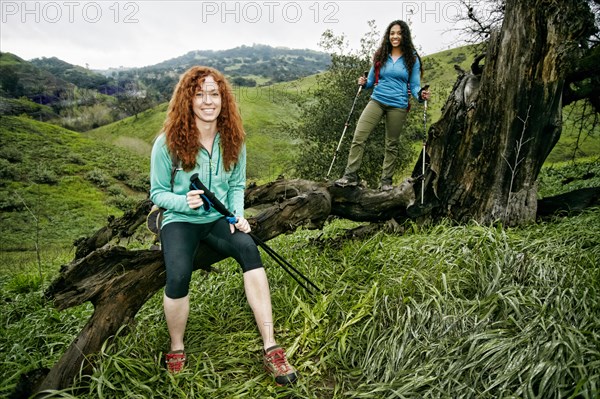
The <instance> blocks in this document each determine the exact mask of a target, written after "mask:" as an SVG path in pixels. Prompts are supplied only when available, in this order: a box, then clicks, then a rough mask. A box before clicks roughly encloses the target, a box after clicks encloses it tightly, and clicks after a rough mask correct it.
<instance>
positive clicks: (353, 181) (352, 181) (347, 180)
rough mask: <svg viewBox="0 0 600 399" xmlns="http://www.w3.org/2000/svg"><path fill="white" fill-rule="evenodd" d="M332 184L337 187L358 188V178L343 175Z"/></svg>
mask: <svg viewBox="0 0 600 399" xmlns="http://www.w3.org/2000/svg"><path fill="white" fill-rule="evenodd" d="M334 184H335V185H336V186H338V187H354V186H358V178H356V177H354V176H347V175H344V176H342V177H341V178H339V179H337V180H336V181H335V183H334Z"/></svg>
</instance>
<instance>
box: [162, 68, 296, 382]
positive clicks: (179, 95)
mask: <svg viewBox="0 0 600 399" xmlns="http://www.w3.org/2000/svg"><path fill="white" fill-rule="evenodd" d="M244 138H245V133H244V130H243V127H242V120H241V118H240V114H239V110H238V107H237V105H236V102H235V98H234V97H233V93H232V90H231V86H230V85H229V83H228V82H227V80H226V79H225V77H224V76H223V74H221V73H220V72H219V71H217V70H215V69H213V68H208V67H200V66H198V67H193V68H191V69H189V70H188V71H186V72H185V73H184V75H183V76H182V77H181V79H180V80H179V83H178V84H177V86H176V87H175V90H174V92H173V97H172V98H171V102H170V104H169V109H168V111H167V119H166V121H165V124H164V126H163V133H161V134H160V135H159V136H158V138H157V139H156V141H155V143H154V146H153V148H152V158H151V167H150V183H151V189H150V198H151V199H152V202H154V203H155V204H156V205H158V206H160V207H162V208H165V209H166V210H165V212H164V219H163V224H162V229H161V246H162V250H163V256H164V260H165V267H166V275H167V283H166V286H165V294H164V312H165V318H166V320H167V327H168V329H169V335H170V337H171V348H170V352H169V353H167V354H166V363H167V368H168V369H169V371H171V372H179V371H180V370H181V369H182V368H183V366H184V364H185V360H186V357H185V352H184V344H183V337H184V332H185V327H186V323H187V319H188V315H189V310H190V298H189V293H188V291H189V284H190V280H191V276H192V271H193V270H194V258H195V257H196V255H198V256H200V257H201V256H203V254H202V253H199V254H196V252H197V248H198V244H199V243H200V242H204V244H205V245H208V247H210V249H211V250H214V251H216V252H217V253H220V254H222V255H225V256H231V257H233V258H234V259H235V260H236V261H237V262H238V263H239V264H240V266H241V267H242V270H243V275H244V288H245V292H246V298H247V300H248V303H249V304H250V307H251V308H252V311H253V313H254V317H255V320H256V323H257V325H258V329H259V331H260V335H261V337H262V340H263V349H264V362H265V367H266V368H267V369H268V370H269V371H270V372H272V373H273V375H274V376H275V379H276V382H277V383H278V384H287V383H291V382H293V381H295V380H296V378H297V374H296V370H295V369H294V368H293V367H292V366H290V365H289V363H288V362H287V359H286V355H285V352H284V350H283V348H281V347H279V346H278V345H277V344H276V342H275V338H274V333H273V316H272V312H271V296H270V293H269V283H268V281H267V276H266V273H265V270H264V268H263V265H262V261H261V258H260V254H259V252H258V248H257V247H256V244H255V243H254V241H253V240H252V238H251V237H250V236H249V235H248V234H246V233H249V232H250V226H249V224H248V221H247V220H246V219H245V218H244V188H245V182H246V148H245V144H244ZM173 160H175V162H173ZM174 165H180V167H179V168H177V169H175V170H176V172H175V174H174V179H173V180H171V179H172V168H173V167H174ZM194 173H198V175H199V178H200V180H201V181H202V182H203V183H204V184H205V185H206V186H207V188H208V189H209V190H211V191H212V192H213V193H214V194H215V195H216V197H217V198H218V199H219V200H220V201H221V202H222V203H223V204H225V206H227V207H228V208H229V209H230V210H231V211H232V212H235V213H236V215H237V222H236V223H235V224H229V223H228V222H227V220H226V219H225V218H224V217H223V216H222V215H221V214H219V213H218V212H216V211H215V210H213V209H212V208H211V209H210V210H209V211H206V210H204V208H203V206H202V205H203V202H202V197H201V195H200V194H203V192H202V191H200V190H190V189H189V186H190V177H191V176H192V175H193V174H194Z"/></svg>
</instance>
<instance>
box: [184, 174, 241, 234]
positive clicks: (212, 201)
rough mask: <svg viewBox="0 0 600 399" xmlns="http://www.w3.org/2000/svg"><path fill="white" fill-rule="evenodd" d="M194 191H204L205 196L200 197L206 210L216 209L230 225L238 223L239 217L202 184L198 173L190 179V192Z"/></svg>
mask: <svg viewBox="0 0 600 399" xmlns="http://www.w3.org/2000/svg"><path fill="white" fill-rule="evenodd" d="M192 189H193V190H202V191H204V194H201V195H200V196H201V197H202V199H203V200H204V203H205V204H204V205H203V206H204V210H209V209H210V207H211V206H212V207H213V208H215V210H216V211H217V212H219V213H220V214H221V215H223V216H225V218H226V219H227V221H228V222H229V223H231V224H235V223H236V222H237V217H236V216H235V215H234V214H233V213H232V212H231V211H230V210H229V209H227V207H226V206H225V205H223V203H222V202H221V201H219V199H218V198H217V196H216V195H215V194H214V193H213V192H212V191H210V190H209V189H208V188H207V187H206V186H205V185H204V183H202V182H201V181H200V179H199V178H198V173H194V174H193V175H192V176H191V177H190V190H192Z"/></svg>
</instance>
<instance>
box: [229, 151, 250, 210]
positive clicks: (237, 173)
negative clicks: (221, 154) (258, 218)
mask: <svg viewBox="0 0 600 399" xmlns="http://www.w3.org/2000/svg"><path fill="white" fill-rule="evenodd" d="M245 189H246V145H243V146H242V149H241V151H240V155H239V158H238V161H237V163H236V164H235V166H234V167H233V171H232V172H231V175H230V176H229V191H228V193H227V208H228V209H229V210H230V211H231V212H233V213H235V215H236V216H241V217H244V190H245Z"/></svg>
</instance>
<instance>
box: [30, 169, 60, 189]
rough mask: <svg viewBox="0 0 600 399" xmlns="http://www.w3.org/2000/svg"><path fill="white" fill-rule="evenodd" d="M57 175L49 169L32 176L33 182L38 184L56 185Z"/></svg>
mask: <svg viewBox="0 0 600 399" xmlns="http://www.w3.org/2000/svg"><path fill="white" fill-rule="evenodd" d="M58 179H59V177H58V175H57V174H56V173H55V172H54V171H53V170H51V169H44V170H42V171H40V172H38V173H36V174H35V176H33V179H32V180H33V181H34V182H36V183H39V184H48V185H51V186H53V185H55V184H57V183H58Z"/></svg>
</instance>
